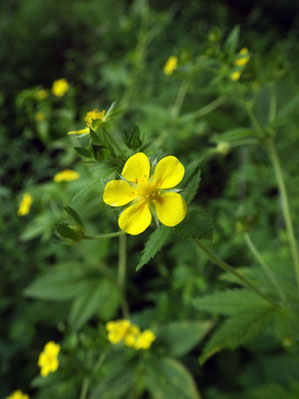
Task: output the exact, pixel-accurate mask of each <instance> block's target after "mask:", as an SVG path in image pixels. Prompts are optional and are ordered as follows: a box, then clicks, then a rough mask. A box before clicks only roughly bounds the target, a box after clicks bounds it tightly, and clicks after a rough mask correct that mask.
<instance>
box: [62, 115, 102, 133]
mask: <svg viewBox="0 0 299 399" xmlns="http://www.w3.org/2000/svg"><path fill="white" fill-rule="evenodd" d="M105 112H106V111H105V110H104V109H103V110H102V111H99V110H98V109H93V110H92V111H89V112H87V114H86V117H85V119H84V120H85V122H86V126H87V127H86V128H85V129H81V130H73V131H71V132H68V133H67V134H85V133H89V128H90V127H94V122H96V127H98V126H99V125H100V124H101V123H102V122H105V120H106V119H105Z"/></svg>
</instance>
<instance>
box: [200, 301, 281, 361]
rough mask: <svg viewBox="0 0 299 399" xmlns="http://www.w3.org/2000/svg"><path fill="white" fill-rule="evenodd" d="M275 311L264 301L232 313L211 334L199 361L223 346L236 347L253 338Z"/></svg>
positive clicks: (264, 326) (270, 319)
mask: <svg viewBox="0 0 299 399" xmlns="http://www.w3.org/2000/svg"><path fill="white" fill-rule="evenodd" d="M275 312H276V308H274V306H270V305H268V304H267V303H266V302H265V303H260V304H259V306H256V307H250V308H246V309H245V311H240V312H237V313H234V315H233V316H231V317H229V318H228V319H226V320H225V321H224V322H223V323H222V324H221V326H220V327H219V328H218V329H217V330H216V332H215V333H214V334H213V335H212V337H211V339H210V340H209V341H208V343H207V345H206V346H205V348H204V351H203V353H202V355H201V356H200V363H201V364H203V363H204V362H205V361H206V360H207V359H208V358H209V357H211V356H212V355H214V354H215V353H216V352H219V351H220V350H222V349H224V348H227V349H236V348H238V347H239V346H241V345H243V344H245V343H246V342H248V341H250V340H252V339H253V338H255V337H256V336H257V335H258V334H259V333H261V332H263V331H264V330H265V328H266V327H268V325H269V324H271V322H272V319H273V316H274V314H275Z"/></svg>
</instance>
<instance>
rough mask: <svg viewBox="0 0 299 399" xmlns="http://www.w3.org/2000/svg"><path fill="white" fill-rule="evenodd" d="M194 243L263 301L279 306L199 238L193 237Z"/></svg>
mask: <svg viewBox="0 0 299 399" xmlns="http://www.w3.org/2000/svg"><path fill="white" fill-rule="evenodd" d="M194 241H195V243H196V244H197V245H198V246H199V247H200V248H201V249H202V250H203V251H204V252H205V253H206V254H207V255H208V256H209V258H210V259H211V260H212V261H213V262H214V263H215V264H216V265H217V266H219V267H221V269H223V270H225V271H226V272H229V273H231V274H233V275H235V276H236V277H237V278H238V279H239V280H240V281H242V283H243V284H244V285H245V286H246V287H247V288H250V289H251V290H252V291H254V292H255V293H256V294H257V295H259V296H260V297H261V298H263V299H264V300H265V301H267V302H268V303H270V304H271V305H272V306H275V307H277V306H279V305H278V304H277V303H275V302H274V301H273V300H272V299H271V298H270V297H268V296H267V295H265V294H264V293H263V292H262V291H260V290H259V289H258V288H256V287H255V286H254V285H253V284H252V283H251V282H250V281H249V280H247V278H245V277H244V276H242V275H241V274H240V273H239V272H238V271H237V270H235V269H234V268H233V267H231V266H230V265H228V264H227V263H225V262H223V260H221V259H220V258H218V257H217V256H216V255H214V254H213V252H212V251H211V250H210V249H209V248H207V247H206V246H205V245H204V244H203V243H202V242H201V241H200V240H199V239H197V238H195V239H194Z"/></svg>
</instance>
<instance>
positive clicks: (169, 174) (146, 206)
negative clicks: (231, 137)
mask: <svg viewBox="0 0 299 399" xmlns="http://www.w3.org/2000/svg"><path fill="white" fill-rule="evenodd" d="M121 174H122V178H123V180H111V181H110V182H109V183H107V184H106V187H105V190H104V194H103V200H104V202H105V203H106V204H107V205H110V206H123V205H127V204H129V203H130V202H131V201H134V203H133V205H131V206H129V207H127V208H126V209H125V210H124V211H123V212H122V213H121V214H120V216H119V219H118V224H119V227H120V228H121V229H122V230H123V231H125V232H126V233H128V234H132V235H137V234H140V233H142V232H143V231H144V230H145V229H147V228H148V226H149V225H150V223H151V221H152V214H151V210H150V209H154V212H155V214H156V215H157V217H158V219H159V220H160V222H161V223H163V224H164V225H165V226H175V225H177V224H178V223H180V222H181V221H182V220H183V219H184V217H185V216H186V213H187V205H186V202H185V200H184V198H183V197H182V196H181V195H180V194H178V193H177V192H173V191H172V192H169V191H168V189H172V188H174V187H175V186H177V185H178V184H179V183H180V181H181V180H182V179H183V177H184V174H185V168H184V166H183V165H182V164H181V163H180V161H179V160H178V159H177V158H176V157H174V156H168V157H165V158H163V159H161V161H159V162H158V164H157V166H156V169H155V173H154V175H153V176H152V177H151V178H150V162H149V159H148V157H147V156H146V155H145V154H144V153H142V152H139V153H137V154H135V155H133V156H131V157H130V158H129V159H128V160H127V162H126V163H125V166H124V167H123V170H122V173H121ZM166 190H167V191H166Z"/></svg>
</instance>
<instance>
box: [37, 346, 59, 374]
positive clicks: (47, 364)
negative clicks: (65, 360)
mask: <svg viewBox="0 0 299 399" xmlns="http://www.w3.org/2000/svg"><path fill="white" fill-rule="evenodd" d="M59 352H60V345H58V344H55V342H53V341H50V342H48V343H47V344H46V345H45V347H44V350H43V352H41V353H40V355H39V358H38V363H37V364H38V365H39V367H40V368H41V370H40V373H41V376H42V377H47V375H48V374H49V373H54V372H55V371H56V370H57V369H58V366H59V362H58V354H59Z"/></svg>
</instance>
